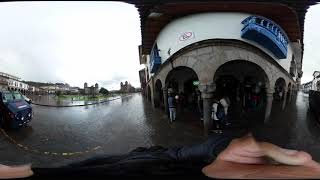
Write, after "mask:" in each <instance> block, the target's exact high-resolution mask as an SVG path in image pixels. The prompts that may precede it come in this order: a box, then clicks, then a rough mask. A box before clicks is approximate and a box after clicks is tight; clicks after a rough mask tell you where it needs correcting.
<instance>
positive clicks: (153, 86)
mask: <svg viewBox="0 0 320 180" xmlns="http://www.w3.org/2000/svg"><path fill="white" fill-rule="evenodd" d="M153 78H154V77H151V79H150V89H151V92H150V93H151V103H152V107H153V108H155V107H156V105H155V103H154V101H155V98H154V96H155V94H156V93H155V85H154V79H153Z"/></svg>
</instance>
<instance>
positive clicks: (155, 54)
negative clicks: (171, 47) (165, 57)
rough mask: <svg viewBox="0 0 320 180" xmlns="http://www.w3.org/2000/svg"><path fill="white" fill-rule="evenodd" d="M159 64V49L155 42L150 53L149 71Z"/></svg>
mask: <svg viewBox="0 0 320 180" xmlns="http://www.w3.org/2000/svg"><path fill="white" fill-rule="evenodd" d="M160 65H161V57H160V56H159V49H158V46H157V44H155V45H154V46H153V48H152V50H151V53H150V72H151V73H154V72H156V70H157V69H158V68H159V67H160Z"/></svg>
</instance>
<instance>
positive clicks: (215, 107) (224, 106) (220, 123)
mask: <svg viewBox="0 0 320 180" xmlns="http://www.w3.org/2000/svg"><path fill="white" fill-rule="evenodd" d="M195 95H196V103H197V108H198V111H199V113H200V119H201V120H203V106H202V103H203V101H202V98H201V93H200V91H199V90H196V91H195ZM184 100H185V97H184V95H183V93H180V94H175V93H174V92H173V91H171V92H169V96H168V108H169V114H170V122H171V123H172V122H174V121H175V120H176V118H177V108H178V109H180V111H182V109H183V108H184V103H183V102H184ZM230 104H231V103H230V99H229V98H228V97H227V96H222V95H216V96H215V99H214V102H213V104H212V110H211V112H212V113H211V118H212V120H213V121H214V123H213V127H212V129H213V130H214V131H215V132H219V133H222V128H223V127H224V126H228V125H230V122H229V120H228V109H229V106H230ZM179 106H180V107H179Z"/></svg>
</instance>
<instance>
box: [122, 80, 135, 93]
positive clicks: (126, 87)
mask: <svg viewBox="0 0 320 180" xmlns="http://www.w3.org/2000/svg"><path fill="white" fill-rule="evenodd" d="M120 92H122V93H129V92H135V88H134V87H133V86H131V84H130V83H128V81H126V82H125V83H124V84H123V82H121V83H120Z"/></svg>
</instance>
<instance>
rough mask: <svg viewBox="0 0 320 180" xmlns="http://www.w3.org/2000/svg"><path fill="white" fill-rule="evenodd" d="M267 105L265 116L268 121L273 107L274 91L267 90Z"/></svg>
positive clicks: (265, 120)
mask: <svg viewBox="0 0 320 180" xmlns="http://www.w3.org/2000/svg"><path fill="white" fill-rule="evenodd" d="M266 95H267V106H266V112H265V116H264V122H265V123H267V122H268V121H269V118H270V114H271V109H272V102H273V91H272V90H267V93H266Z"/></svg>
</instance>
